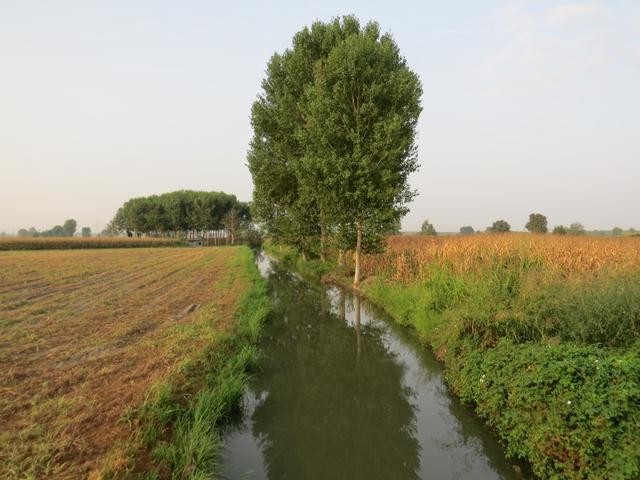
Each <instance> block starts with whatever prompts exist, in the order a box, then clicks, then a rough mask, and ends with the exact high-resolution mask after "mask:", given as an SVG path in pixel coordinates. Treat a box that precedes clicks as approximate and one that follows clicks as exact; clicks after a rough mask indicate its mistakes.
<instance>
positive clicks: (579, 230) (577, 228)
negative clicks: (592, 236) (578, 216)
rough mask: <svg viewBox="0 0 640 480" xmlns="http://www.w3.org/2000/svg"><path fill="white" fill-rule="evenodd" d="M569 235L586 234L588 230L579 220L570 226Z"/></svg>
mask: <svg viewBox="0 0 640 480" xmlns="http://www.w3.org/2000/svg"><path fill="white" fill-rule="evenodd" d="M567 233H568V234H569V235H586V234H587V231H586V230H585V229H584V226H583V225H582V224H581V223H579V222H574V223H572V224H571V225H570V226H569V230H568V231H567Z"/></svg>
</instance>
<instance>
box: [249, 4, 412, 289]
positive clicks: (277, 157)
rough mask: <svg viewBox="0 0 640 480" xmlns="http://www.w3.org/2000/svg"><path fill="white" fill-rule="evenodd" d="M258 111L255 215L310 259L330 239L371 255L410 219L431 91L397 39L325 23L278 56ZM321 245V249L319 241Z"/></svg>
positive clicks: (252, 164)
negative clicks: (419, 135) (425, 94)
mask: <svg viewBox="0 0 640 480" xmlns="http://www.w3.org/2000/svg"><path fill="white" fill-rule="evenodd" d="M262 87H263V92H262V94H261V95H260V96H259V97H258V100H257V101H256V102H255V103H254V105H253V108H252V125H253V129H254V136H253V139H252V142H251V147H250V151H249V155H248V163H249V169H250V171H251V174H252V177H253V181H254V202H253V205H254V212H255V216H256V219H257V220H259V221H261V222H262V224H263V226H264V227H265V229H266V230H267V231H268V232H269V233H270V234H271V235H272V236H274V238H275V239H276V240H278V241H283V242H285V243H289V244H292V245H294V246H297V247H298V248H300V249H301V250H302V252H303V254H304V253H305V252H310V253H315V252H313V246H314V244H316V245H317V244H318V243H319V248H317V250H318V253H319V254H320V256H321V257H322V256H323V254H324V250H325V244H326V237H327V236H328V235H330V236H332V238H333V239H334V241H336V242H337V245H338V247H339V248H340V249H341V250H343V249H351V248H353V249H354V250H355V275H354V284H355V285H358V283H359V281H360V257H361V253H362V252H363V251H364V250H365V249H368V248H369V247H371V248H375V245H376V244H379V243H380V239H381V238H382V236H383V235H384V234H386V233H388V232H389V231H390V230H392V229H393V228H394V226H395V225H397V223H398V221H399V219H400V218H401V217H402V216H403V215H404V214H405V213H406V212H407V208H406V203H407V202H408V201H410V200H411V199H412V198H413V196H414V192H413V191H411V190H410V189H409V186H408V183H407V179H408V176H409V174H410V173H412V172H413V171H415V170H416V169H417V167H418V164H417V152H416V147H415V129H416V125H417V121H418V116H419V115H420V111H421V107H420V96H421V94H422V88H421V85H420V81H419V80H418V77H417V76H416V74H415V73H413V72H412V71H411V70H410V69H409V68H408V66H407V64H406V61H405V59H404V58H403V57H402V56H401V55H400V52H399V49H398V47H397V45H396V43H395V42H394V40H393V38H392V37H391V36H390V35H389V34H384V35H381V33H380V28H379V26H378V24H376V23H369V24H367V25H366V26H364V27H361V26H360V23H359V22H358V20H357V19H356V18H355V17H352V16H348V17H343V18H342V19H335V20H333V21H332V22H330V23H322V22H316V23H314V24H313V25H312V27H311V29H307V28H305V29H303V30H302V31H301V32H299V33H298V34H296V35H295V36H294V40H293V46H292V48H291V49H288V50H286V51H285V52H284V53H283V54H276V55H274V56H273V57H272V58H271V60H270V62H269V64H268V67H267V78H266V79H265V80H264V81H263V83H262ZM318 240H319V242H318Z"/></svg>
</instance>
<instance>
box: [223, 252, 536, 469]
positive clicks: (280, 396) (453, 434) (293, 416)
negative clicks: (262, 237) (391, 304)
mask: <svg viewBox="0 0 640 480" xmlns="http://www.w3.org/2000/svg"><path fill="white" fill-rule="evenodd" d="M258 262H259V263H258V265H259V267H260V270H261V272H262V273H263V275H265V276H266V277H267V278H268V281H269V287H270V293H271V297H272V300H273V302H274V309H275V311H274V314H273V315H272V317H271V319H270V322H269V324H268V325H267V326H266V328H265V335H264V339H263V342H262V352H263V357H262V359H261V370H260V372H259V374H258V375H257V376H256V378H255V379H254V380H253V382H252V383H251V385H250V388H249V389H248V391H247V393H246V395H245V398H244V407H243V416H242V418H241V419H240V420H239V422H238V423H237V424H236V425H234V426H233V427H231V428H230V431H229V432H228V433H227V436H226V441H227V449H226V452H225V455H224V459H223V461H224V469H223V470H224V472H225V478H227V479H229V480H231V479H271V480H276V479H277V480H280V479H295V480H306V479H350V480H357V479H368V480H372V479H397V480H401V479H474V480H483V479H521V478H524V476H523V475H522V474H520V473H517V472H516V470H518V469H517V467H516V468H515V469H514V467H513V466H512V465H511V463H510V462H509V461H507V460H506V459H505V457H504V454H503V451H502V448H501V446H500V445H499V443H498V442H497V441H496V439H495V438H494V437H493V436H492V435H491V433H490V432H489V431H488V430H487V428H486V427H485V426H483V424H482V423H481V422H480V420H479V419H477V418H476V417H475V416H474V414H473V412H472V411H471V410H470V409H469V408H467V407H464V406H462V405H461V404H460V403H459V402H458V401H457V400H456V399H455V397H453V396H452V395H451V394H450V393H449V392H448V390H447V388H446V386H445V384H444V381H443V377H442V371H441V368H440V365H439V364H438V362H437V361H436V360H435V358H434V357H433V355H432V354H431V352H430V351H429V350H428V349H426V348H425V347H424V346H421V345H420V344H419V343H418V342H416V341H415V339H414V338H413V337H412V336H411V334H410V332H408V331H406V329H404V328H403V327H400V326H398V325H397V324H395V323H393V322H392V321H391V320H390V319H389V318H388V317H387V315H386V314H384V312H382V311H380V310H379V309H378V308H376V307H375V306H374V305H372V304H371V303H369V302H367V301H365V300H361V299H359V298H358V297H356V296H353V295H351V294H350V293H348V292H345V291H343V290H341V289H338V288H327V287H324V286H321V285H317V284H312V283H309V282H306V281H304V280H302V279H300V278H299V277H298V276H297V275H295V274H293V273H291V272H288V271H286V270H283V269H281V268H279V267H278V265H277V264H276V263H273V262H271V261H270V259H269V258H268V257H260V258H259V260H258Z"/></svg>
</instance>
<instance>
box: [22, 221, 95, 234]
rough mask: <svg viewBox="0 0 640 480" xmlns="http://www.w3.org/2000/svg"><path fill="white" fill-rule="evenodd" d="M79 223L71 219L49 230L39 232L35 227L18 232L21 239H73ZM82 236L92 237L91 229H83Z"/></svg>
mask: <svg viewBox="0 0 640 480" xmlns="http://www.w3.org/2000/svg"><path fill="white" fill-rule="evenodd" d="M77 226H78V223H77V222H76V221H75V220H74V219H73V218H70V219H69V220H66V221H65V222H64V223H63V224H62V225H56V226H54V227H52V228H51V229H49V230H43V231H42V232H39V231H38V230H36V229H35V228H34V227H31V228H29V229H28V230H27V229H26V228H21V229H20V230H18V236H19V237H73V236H74V235H75V234H76V228H77ZM82 236H83V237H90V236H91V229H90V228H89V227H83V228H82Z"/></svg>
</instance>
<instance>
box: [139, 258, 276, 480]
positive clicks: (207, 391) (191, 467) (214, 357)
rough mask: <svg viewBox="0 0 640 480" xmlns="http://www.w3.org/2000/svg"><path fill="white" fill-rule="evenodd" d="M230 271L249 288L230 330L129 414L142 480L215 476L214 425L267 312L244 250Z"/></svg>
mask: <svg viewBox="0 0 640 480" xmlns="http://www.w3.org/2000/svg"><path fill="white" fill-rule="evenodd" d="M235 267H236V268H235V272H236V273H235V274H236V275H241V276H244V277H246V279H247V280H248V281H249V283H250V288H249V290H248V291H247V292H246V293H245V294H244V295H243V296H242V298H241V299H240V302H239V303H238V306H237V310H236V314H235V318H234V320H235V323H234V326H233V328H232V329H231V330H229V331H228V332H226V333H224V334H221V335H214V336H212V337H211V342H210V345H209V346H208V347H207V348H205V349H204V351H203V353H202V354H201V355H200V356H198V357H196V358H188V359H186V360H185V361H183V363H182V364H181V365H180V368H179V369H177V371H175V372H174V373H173V374H172V375H171V376H170V377H169V378H168V379H166V380H164V381H163V382H161V383H159V384H157V385H156V386H155V387H154V388H153V389H152V391H151V393H150V395H149V396H148V398H147V400H146V401H145V402H144V404H143V405H142V406H141V407H140V408H138V409H137V410H136V411H134V412H131V413H130V418H131V419H132V420H133V421H134V422H135V423H136V425H137V426H138V427H137V431H136V433H135V442H136V443H137V444H138V445H140V446H142V447H143V450H144V451H145V452H146V455H143V456H142V457H141V458H143V459H144V460H145V461H139V462H138V463H137V465H136V467H135V471H137V473H138V474H144V477H145V478H180V479H200V478H217V476H218V475H219V471H218V460H219V456H220V454H221V451H222V448H223V445H222V443H221V436H220V427H221V425H222V424H223V423H224V422H225V420H227V419H228V418H229V417H230V415H231V414H233V413H234V412H235V411H236V409H237V408H238V406H239V402H240V399H241V398H242V395H243V393H244V389H245V387H246V383H247V381H248V379H249V376H250V371H251V369H252V368H253V367H254V365H255V361H256V360H257V342H258V340H259V338H260V335H261V332H262V327H263V323H264V322H265V320H266V318H267V317H268V315H269V312H270V311H271V305H270V301H269V299H268V296H267V287H266V282H265V280H264V279H263V278H261V276H260V274H259V272H258V270H257V268H256V266H255V264H254V261H253V254H252V253H251V251H250V250H249V249H248V248H246V247H242V255H241V257H240V258H239V259H238V262H237V264H236V265H235ZM145 457H146V458H145Z"/></svg>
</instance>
